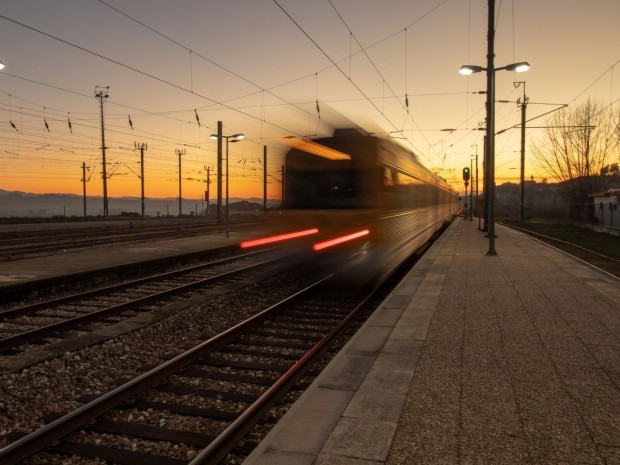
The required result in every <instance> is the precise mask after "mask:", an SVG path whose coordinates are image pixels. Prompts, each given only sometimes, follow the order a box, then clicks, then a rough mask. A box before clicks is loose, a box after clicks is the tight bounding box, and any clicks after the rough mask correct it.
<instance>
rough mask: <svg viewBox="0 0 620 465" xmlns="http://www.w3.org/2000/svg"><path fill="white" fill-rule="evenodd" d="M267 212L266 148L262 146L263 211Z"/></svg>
mask: <svg viewBox="0 0 620 465" xmlns="http://www.w3.org/2000/svg"><path fill="white" fill-rule="evenodd" d="M266 210H267V146H266V145H264V146H263V211H266Z"/></svg>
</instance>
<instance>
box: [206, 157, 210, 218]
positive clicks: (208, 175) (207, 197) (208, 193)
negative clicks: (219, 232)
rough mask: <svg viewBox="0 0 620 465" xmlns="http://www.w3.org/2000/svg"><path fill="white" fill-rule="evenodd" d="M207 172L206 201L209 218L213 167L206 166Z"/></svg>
mask: <svg viewBox="0 0 620 465" xmlns="http://www.w3.org/2000/svg"><path fill="white" fill-rule="evenodd" d="M205 170H206V171H207V190H206V191H205V201H206V203H207V209H206V216H207V218H208V217H209V202H210V200H211V197H210V196H211V192H210V191H211V167H210V166H206V165H205Z"/></svg>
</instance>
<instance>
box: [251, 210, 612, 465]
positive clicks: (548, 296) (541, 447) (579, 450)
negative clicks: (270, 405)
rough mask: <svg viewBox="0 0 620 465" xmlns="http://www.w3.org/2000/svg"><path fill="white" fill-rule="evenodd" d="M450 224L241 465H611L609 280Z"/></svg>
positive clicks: (528, 247)
mask: <svg viewBox="0 0 620 465" xmlns="http://www.w3.org/2000/svg"><path fill="white" fill-rule="evenodd" d="M477 226H478V224H477V222H476V221H474V222H469V221H465V220H463V219H462V218H459V219H457V221H455V223H453V225H452V226H450V228H449V229H448V230H447V232H446V233H445V234H444V235H443V236H442V237H441V238H440V239H439V241H438V242H437V243H436V244H435V245H434V246H433V247H432V248H431V249H430V250H429V252H428V253H427V254H426V255H425V256H424V257H423V259H422V260H421V261H420V263H418V265H416V267H415V268H414V269H413V270H412V271H411V272H410V273H409V274H408V276H407V277H406V279H404V280H403V281H402V283H401V284H400V285H399V287H398V288H397V289H395V290H394V292H393V293H392V294H391V295H390V297H389V298H388V299H387V300H386V301H385V302H384V303H383V305H382V307H381V308H380V309H379V310H378V311H377V312H376V313H375V314H374V315H373V316H372V317H371V318H370V319H369V321H368V322H367V323H366V324H365V326H364V327H363V329H362V330H361V331H360V333H359V334H358V335H357V336H356V337H355V338H354V339H353V340H351V341H350V342H349V343H348V345H347V346H346V348H345V349H344V350H343V351H342V352H341V353H340V354H339V355H338V356H337V357H336V358H335V359H334V360H333V361H332V362H331V363H330V365H329V366H328V367H327V369H326V370H325V371H324V372H323V373H322V374H321V375H320V377H319V378H317V380H316V381H315V382H314V383H313V385H312V387H311V388H310V389H309V390H308V391H307V392H306V393H304V394H303V396H302V397H301V398H300V399H299V400H298V402H297V403H296V404H295V405H294V406H293V408H292V409H291V410H290V411H289V412H288V413H287V415H286V416H285V419H284V421H282V422H280V423H278V424H277V425H276V427H275V428H274V429H273V431H272V432H271V433H270V434H269V435H268V437H267V438H266V439H265V440H264V441H263V442H262V443H261V445H260V447H259V448H258V449H257V450H255V451H254V453H253V454H252V455H251V456H249V457H248V458H247V459H246V461H245V462H244V464H245V465H267V464H268V465H310V464H314V465H328V464H329V465H379V464H387V465H396V464H407V465H414V464H420V465H450V464H459V465H460V464H485V465H491V464H498V465H500V464H501V465H508V464H519V465H522V464H537V465H538V464H540V465H551V464H554V465H568V464H571V465H572V464H580V465H585V464H588V465H590V464H592V465H594V464H596V465H617V464H620V391H619V386H620V281H619V280H617V279H616V278H613V277H611V276H609V275H607V274H605V273H603V272H600V271H598V270H596V269H593V268H591V267H589V266H587V265H585V264H583V263H582V262H580V261H578V260H576V259H573V258H570V257H568V256H567V255H565V254H563V253H561V252H559V251H557V250H555V249H553V248H551V247H549V246H547V245H544V244H541V243H539V242H537V241H535V240H534V239H531V238H529V237H527V236H524V235H521V234H520V233H518V232H515V231H512V230H509V229H507V228H504V227H501V226H499V225H498V228H497V234H498V238H497V239H496V250H497V253H498V255H497V256H487V255H486V252H487V250H488V239H487V238H485V237H484V234H483V233H481V232H480V231H478V229H477Z"/></svg>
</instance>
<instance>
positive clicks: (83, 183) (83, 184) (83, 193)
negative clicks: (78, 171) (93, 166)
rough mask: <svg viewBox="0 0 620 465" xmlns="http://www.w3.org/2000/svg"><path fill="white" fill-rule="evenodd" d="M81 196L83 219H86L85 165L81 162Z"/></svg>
mask: <svg viewBox="0 0 620 465" xmlns="http://www.w3.org/2000/svg"><path fill="white" fill-rule="evenodd" d="M82 196H83V197H84V218H86V163H85V162H82Z"/></svg>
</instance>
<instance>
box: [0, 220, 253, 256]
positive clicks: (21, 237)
mask: <svg viewBox="0 0 620 465" xmlns="http://www.w3.org/2000/svg"><path fill="white" fill-rule="evenodd" d="M255 226H256V222H255V221H243V222H236V223H234V227H235V228H238V229H243V228H251V227H255ZM221 231H223V225H221V224H204V223H200V224H191V223H183V224H180V225H162V226H142V227H138V228H135V229H129V228H128V227H122V228H121V227H119V226H116V227H112V226H99V227H89V228H76V229H52V230H35V231H19V232H3V234H2V238H1V239H0V261H10V260H17V259H23V258H29V257H34V256H41V255H48V254H54V253H57V252H59V251H67V250H75V249H80V248H87V247H96V246H100V245H110V244H116V243H126V242H139V241H146V240H152V239H155V238H159V239H161V238H163V237H169V238H175V237H189V236H196V235H200V234H214V233H219V232H221Z"/></svg>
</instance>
